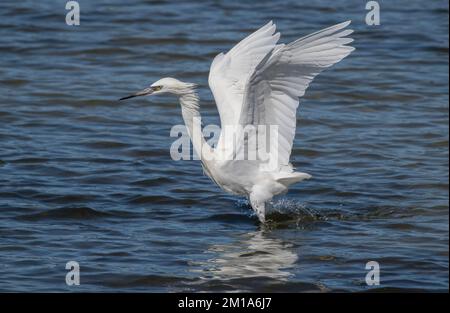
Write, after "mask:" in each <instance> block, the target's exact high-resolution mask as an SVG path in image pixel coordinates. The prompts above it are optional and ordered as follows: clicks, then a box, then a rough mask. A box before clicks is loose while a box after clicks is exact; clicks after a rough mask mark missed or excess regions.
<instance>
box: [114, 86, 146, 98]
mask: <svg viewBox="0 0 450 313" xmlns="http://www.w3.org/2000/svg"><path fill="white" fill-rule="evenodd" d="M152 93H153V89H152V87H149V88H145V89H144V90H141V91H138V92H136V93H134V94H132V95H129V96H126V97H123V98H120V99H119V101H121V100H126V99H130V98H134V97H139V96H146V95H151V94H152Z"/></svg>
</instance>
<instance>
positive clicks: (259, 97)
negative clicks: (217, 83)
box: [238, 21, 354, 167]
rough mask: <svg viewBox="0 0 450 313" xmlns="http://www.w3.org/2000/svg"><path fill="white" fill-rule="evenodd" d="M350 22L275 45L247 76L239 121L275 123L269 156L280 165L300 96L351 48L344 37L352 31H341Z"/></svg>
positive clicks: (288, 149) (292, 131) (283, 163)
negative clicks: (273, 145) (274, 135)
mask: <svg viewBox="0 0 450 313" xmlns="http://www.w3.org/2000/svg"><path fill="white" fill-rule="evenodd" d="M349 24H350V21H347V22H344V23H341V24H337V25H335V26H332V27H329V28H326V29H323V30H321V31H318V32H316V33H313V34H311V35H308V36H306V37H303V38H300V39H298V40H296V41H294V42H292V43H290V44H287V45H277V46H276V47H275V48H274V49H273V50H272V51H271V53H269V54H267V55H266V56H265V57H264V59H263V60H262V61H261V62H260V63H259V64H258V66H257V67H256V69H255V71H254V72H253V74H252V75H251V77H250V79H249V82H248V84H247V88H246V91H245V96H244V102H243V107H242V112H241V114H240V121H239V123H240V124H241V125H243V126H246V125H278V139H277V146H278V147H277V149H270V152H269V155H270V156H269V158H272V159H273V158H276V160H277V161H276V162H277V164H278V166H279V167H282V166H286V165H288V164H289V157H290V154H291V150H292V143H293V140H294V136H295V127H296V110H297V107H298V104H299V97H302V96H303V95H304V94H305V90H306V89H307V88H308V86H309V84H310V82H311V81H312V80H313V79H314V77H315V76H316V75H317V74H319V73H320V72H321V71H322V70H324V69H325V68H327V67H330V66H331V65H333V64H335V63H337V62H339V61H340V60H342V59H343V58H345V57H346V56H347V55H349V54H350V53H351V52H352V51H353V50H354V48H353V47H350V46H347V44H349V43H351V42H352V41H353V39H351V38H348V37H346V36H348V35H350V34H351V33H352V32H353V31H352V30H350V29H347V30H344V28H345V27H347V26H348V25H349ZM238 149H239V148H238ZM241 149H243V147H241ZM275 154H276V155H275Z"/></svg>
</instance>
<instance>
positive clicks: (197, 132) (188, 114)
mask: <svg viewBox="0 0 450 313" xmlns="http://www.w3.org/2000/svg"><path fill="white" fill-rule="evenodd" d="M180 104H181V112H182V115H183V120H184V123H185V124H186V127H187V129H188V132H189V136H190V137H191V141H192V145H193V147H194V150H195V152H196V153H197V155H198V156H199V157H200V159H201V160H202V162H205V161H208V160H212V151H211V147H210V146H209V144H208V143H206V140H205V138H204V137H203V133H202V127H201V116H200V112H199V107H200V106H199V99H198V95H197V93H196V91H195V89H193V88H192V89H191V90H190V91H189V92H187V93H184V94H182V95H181V96H180Z"/></svg>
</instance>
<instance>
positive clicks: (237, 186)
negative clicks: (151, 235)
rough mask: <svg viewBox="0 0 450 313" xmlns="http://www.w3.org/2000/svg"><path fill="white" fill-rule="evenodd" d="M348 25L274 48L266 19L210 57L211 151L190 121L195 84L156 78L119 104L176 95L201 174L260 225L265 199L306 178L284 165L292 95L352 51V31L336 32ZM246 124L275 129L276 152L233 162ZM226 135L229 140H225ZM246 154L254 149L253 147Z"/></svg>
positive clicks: (292, 121) (195, 110) (195, 105)
mask: <svg viewBox="0 0 450 313" xmlns="http://www.w3.org/2000/svg"><path fill="white" fill-rule="evenodd" d="M349 24H350V22H344V23H341V24H338V25H335V26H332V27H330V28H327V29H324V30H321V31H319V32H316V33H314V34H311V35H309V36H306V37H303V38H301V39H298V40H296V41H294V42H292V43H290V44H287V45H285V44H277V41H278V39H279V33H275V25H274V24H273V23H272V22H270V23H268V24H267V25H265V26H263V27H262V28H260V29H259V30H257V31H256V32H254V33H253V34H251V35H250V36H248V37H247V38H245V39H244V40H242V41H241V42H240V43H238V44H237V45H236V46H235V47H233V48H232V49H231V50H230V51H229V52H228V53H227V54H223V53H221V54H219V55H218V56H216V58H215V59H214V61H213V62H212V64H211V69H210V74H209V85H210V88H211V90H212V92H213V95H214V98H215V100H216V104H217V108H218V111H219V114H220V121H221V127H222V131H221V134H220V137H219V141H218V143H217V146H216V147H215V148H214V149H212V148H211V147H210V146H209V144H208V143H206V141H205V139H204V137H203V134H202V131H201V129H200V127H196V125H195V121H196V119H199V118H200V113H199V99H198V96H197V93H196V90H195V84H191V83H185V82H181V81H179V80H177V79H174V78H163V79H161V80H159V81H157V82H155V83H154V84H152V85H151V86H150V87H149V88H146V89H144V90H143V91H141V92H138V93H136V94H134V95H131V96H128V97H125V98H122V99H126V98H130V97H134V96H142V95H148V94H159V93H171V94H175V95H177V96H178V97H179V100H180V104H181V109H182V116H183V119H184V122H185V124H186V126H187V129H188V132H189V135H190V136H191V139H195V138H196V139H197V140H192V142H193V146H194V149H195V151H196V153H197V154H198V155H199V156H200V159H201V161H202V165H203V168H204V171H205V173H206V174H207V175H208V176H209V177H210V178H211V179H212V180H213V181H214V182H215V183H216V184H217V185H218V186H220V187H221V188H222V189H223V190H225V191H227V192H230V193H233V194H237V195H242V196H246V197H248V199H249V201H250V204H251V206H252V208H253V209H254V210H255V212H256V214H257V215H258V218H259V220H260V221H261V222H265V206H266V203H267V202H268V201H270V200H271V199H272V198H273V196H275V195H278V194H281V193H284V192H286V191H287V190H288V187H289V186H290V185H291V184H293V183H296V182H299V181H302V180H304V179H308V178H310V177H311V176H310V175H309V174H306V173H301V172H295V171H294V169H293V167H292V165H291V164H290V163H289V158H290V154H291V150H292V143H293V140H294V136H295V128H296V109H297V107H298V104H299V97H301V96H303V95H304V93H305V90H306V88H307V87H308V85H309V83H310V82H311V81H312V80H313V78H314V77H315V76H316V75H317V74H318V73H320V72H321V71H322V70H323V69H325V68H327V67H329V66H331V65H333V64H335V63H337V62H339V61H340V60H342V59H343V58H344V57H346V56H347V55H348V54H350V52H351V51H353V50H354V48H352V47H350V46H347V45H346V44H348V43H350V42H352V39H351V38H347V37H346V36H348V35H349V34H351V33H352V30H343V29H344V28H345V27H346V26H348V25H349ZM248 125H255V126H258V125H265V126H270V125H276V126H277V127H278V137H276V145H275V147H276V149H270V151H269V153H268V157H267V158H265V159H262V158H258V157H257V158H256V159H238V158H237V157H236V156H237V155H242V154H240V153H242V151H243V150H244V149H251V147H250V148H249V144H248V141H249V137H248V136H252V135H249V134H248V133H247V134H244V132H243V130H242V127H241V128H239V127H236V126H243V127H245V126H248ZM227 126H231V127H227ZM225 132H228V134H227V133H225ZM229 133H231V135H232V136H226V135H229ZM233 136H234V137H233ZM245 136H247V137H245ZM253 136H256V135H254V134H253ZM231 137H233V138H238V139H241V140H238V141H237V145H236V141H230V139H229V138H231ZM254 149H256V150H258V149H261V148H260V147H259V146H256V147H254ZM247 152H248V153H250V152H249V151H248V150H247ZM256 152H258V153H259V152H260V151H256ZM258 153H256V155H259V154H258ZM268 164H270V165H271V166H268Z"/></svg>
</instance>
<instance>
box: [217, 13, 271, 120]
mask: <svg viewBox="0 0 450 313" xmlns="http://www.w3.org/2000/svg"><path fill="white" fill-rule="evenodd" d="M275 29H276V26H275V25H274V24H273V23H272V21H270V22H269V23H268V24H266V25H265V26H263V27H261V28H260V29H259V30H257V31H256V32H254V33H253V34H251V35H249V36H248V37H246V38H245V39H243V40H242V41H241V42H239V43H238V44H237V45H236V46H234V47H233V48H232V49H231V50H230V51H229V52H228V53H227V54H223V53H220V54H219V55H217V56H216V57H215V58H214V60H213V62H212V64H211V68H210V71H209V78H208V83H209V87H210V88H211V91H212V93H213V95H214V99H215V100H216V104H217V108H218V110H219V115H220V122H221V124H222V128H223V127H224V126H225V125H236V124H238V122H239V116H240V113H241V111H242V103H243V100H244V92H245V89H246V84H247V82H248V79H249V77H250V75H251V74H252V73H253V72H254V71H255V68H256V66H257V65H258V64H259V63H260V62H261V60H262V59H263V58H264V57H265V56H266V55H267V54H268V53H269V52H270V51H271V50H272V49H273V48H274V47H275V44H276V42H277V41H278V39H279V38H280V34H279V33H276V34H275Z"/></svg>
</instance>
